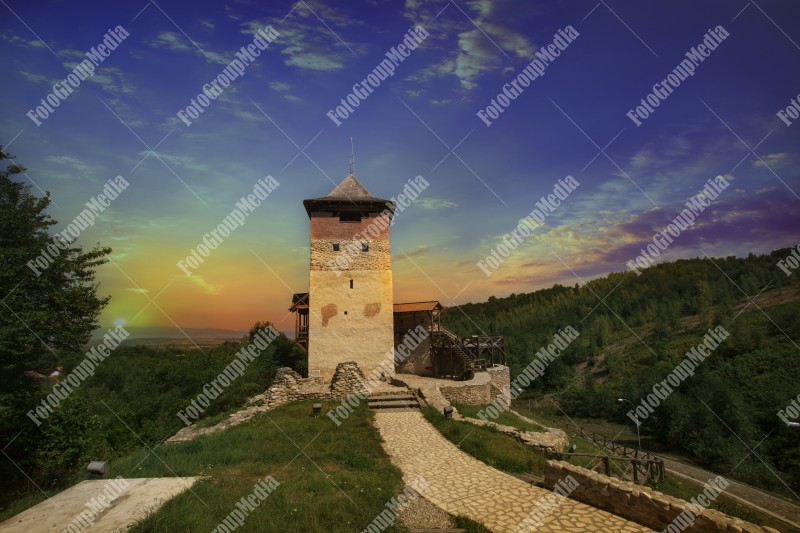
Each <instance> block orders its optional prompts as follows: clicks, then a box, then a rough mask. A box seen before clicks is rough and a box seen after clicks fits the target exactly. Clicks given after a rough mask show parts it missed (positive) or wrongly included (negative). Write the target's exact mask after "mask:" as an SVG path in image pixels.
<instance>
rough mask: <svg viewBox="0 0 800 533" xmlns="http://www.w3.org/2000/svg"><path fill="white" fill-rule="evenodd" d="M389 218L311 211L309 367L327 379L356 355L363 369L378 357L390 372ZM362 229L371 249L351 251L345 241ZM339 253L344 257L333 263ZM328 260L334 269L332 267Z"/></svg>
mask: <svg viewBox="0 0 800 533" xmlns="http://www.w3.org/2000/svg"><path fill="white" fill-rule="evenodd" d="M378 221H380V223H378ZM389 221H390V219H389V217H386V216H385V215H382V214H381V215H373V216H370V217H367V218H363V219H361V221H360V222H342V221H340V220H339V219H338V218H337V217H332V216H329V215H327V214H325V213H313V214H312V215H311V273H310V290H309V293H310V297H309V324H308V368H309V370H312V371H317V370H318V371H319V373H320V375H321V376H322V378H323V380H324V381H326V382H329V381H330V380H331V379H332V377H333V372H334V370H335V369H336V365H337V364H339V363H341V362H344V361H356V362H357V363H358V364H359V366H360V367H361V369H362V370H363V371H364V372H365V373H369V372H371V371H372V370H373V369H375V368H376V367H378V366H379V365H381V364H382V363H383V364H387V365H388V366H387V368H388V369H389V371H390V372H391V371H392V370H393V368H394V362H393V359H394V355H393V352H394V316H393V315H394V309H393V294H392V259H391V253H390V249H389V227H388V223H389ZM370 228H372V229H373V230H374V231H373V232H372V233H370V232H369V229H370ZM364 231H367V232H368V233H367V234H368V235H369V237H370V238H371V239H373V240H372V241H371V242H369V243H368V244H369V250H368V251H366V252H363V251H361V248H360V247H358V248H357V252H356V253H355V255H354V256H351V255H350V254H348V252H347V247H348V245H349V244H351V243H352V242H353V237H354V236H358V235H360V234H361V233H362V232H364ZM334 243H338V244H339V251H338V252H334V251H333V244H334ZM337 257H338V258H340V259H343V260H344V261H343V262H342V263H336V259H337ZM330 261H333V262H334V264H336V268H337V270H332V269H331V266H329V262H330ZM351 287H352V288H351Z"/></svg>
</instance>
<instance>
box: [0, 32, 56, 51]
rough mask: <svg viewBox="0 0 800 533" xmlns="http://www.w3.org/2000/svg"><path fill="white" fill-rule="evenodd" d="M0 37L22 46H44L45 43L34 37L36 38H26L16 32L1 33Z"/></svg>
mask: <svg viewBox="0 0 800 533" xmlns="http://www.w3.org/2000/svg"><path fill="white" fill-rule="evenodd" d="M0 39H2V40H3V41H5V42H7V43H11V44H16V45H17V46H22V47H23V48H42V49H44V48H46V46H45V44H44V43H43V42H42V41H40V40H38V39H36V40H28V39H25V38H23V37H21V36H19V35H16V34H10V33H3V34H2V35H0Z"/></svg>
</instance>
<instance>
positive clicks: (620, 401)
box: [617, 398, 642, 452]
mask: <svg viewBox="0 0 800 533" xmlns="http://www.w3.org/2000/svg"><path fill="white" fill-rule="evenodd" d="M617 402H619V403H625V402H628V403H629V404H631V407H633V412H634V413H636V406H635V405H633V402H632V401H630V400H626V399H625V398H617ZM640 425H641V424H640V422H639V415H638V414H637V415H636V440H638V441H639V452H641V451H642V437H641V436H640V435H639V426H640Z"/></svg>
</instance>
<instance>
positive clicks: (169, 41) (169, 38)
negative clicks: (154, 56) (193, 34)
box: [149, 31, 233, 65]
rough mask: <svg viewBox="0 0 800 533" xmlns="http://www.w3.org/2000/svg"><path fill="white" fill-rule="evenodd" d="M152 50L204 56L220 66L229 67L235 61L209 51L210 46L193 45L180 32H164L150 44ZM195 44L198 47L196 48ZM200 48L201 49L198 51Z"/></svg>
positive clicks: (197, 43)
mask: <svg viewBox="0 0 800 533" xmlns="http://www.w3.org/2000/svg"><path fill="white" fill-rule="evenodd" d="M149 44H150V46H151V47H152V48H160V49H166V50H170V51H173V52H191V53H194V54H196V55H199V56H202V57H203V58H204V59H205V60H206V61H208V62H209V63H216V64H219V65H227V64H228V63H230V62H231V60H232V59H233V58H232V57H227V56H225V55H223V54H220V53H218V52H214V51H212V50H209V47H208V45H206V44H203V43H201V42H200V41H195V42H194V43H192V42H191V41H189V39H187V38H186V37H184V36H183V35H181V34H180V33H178V32H174V31H162V32H159V34H158V36H157V37H156V38H155V39H153V40H152V41H150V42H149ZM195 44H196V45H197V46H195ZM198 48H199V49H198Z"/></svg>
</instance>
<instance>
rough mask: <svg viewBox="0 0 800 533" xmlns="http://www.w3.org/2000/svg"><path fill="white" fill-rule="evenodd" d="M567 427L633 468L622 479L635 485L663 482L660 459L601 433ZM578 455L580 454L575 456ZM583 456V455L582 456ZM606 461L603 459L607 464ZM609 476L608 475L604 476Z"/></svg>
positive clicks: (573, 424)
mask: <svg viewBox="0 0 800 533" xmlns="http://www.w3.org/2000/svg"><path fill="white" fill-rule="evenodd" d="M568 427H569V428H570V429H572V430H573V431H574V432H575V433H577V434H578V436H580V437H581V438H583V439H586V440H589V441H591V442H592V443H594V444H595V445H596V446H598V447H599V448H600V449H602V450H604V451H605V450H607V451H608V452H610V453H611V454H613V455H614V457H611V459H619V460H622V461H628V462H630V464H631V465H632V466H633V473H632V475H628V474H627V473H626V474H625V476H624V477H626V478H628V479H631V480H632V481H633V482H635V483H640V482H642V483H643V482H645V481H650V482H653V483H660V482H662V481H664V461H663V460H661V458H659V457H657V456H655V455H653V454H651V453H650V452H647V451H643V450H639V449H637V448H631V447H630V446H626V445H624V444H620V443H619V442H616V441H615V440H614V439H612V438H610V437H608V436H606V435H603V434H602V433H597V432H596V431H591V430H585V429H583V428H582V427H580V426H579V425H577V424H575V423H572V422H570V423H569V424H568ZM565 455H576V454H565ZM577 455H580V454H577ZM583 455H585V454H583ZM597 457H606V458H608V457H609V456H608V455H602V456H599V455H598V456H597ZM607 460H608V459H605V461H606V462H607ZM606 470H608V466H606ZM606 475H609V474H606Z"/></svg>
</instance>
